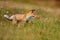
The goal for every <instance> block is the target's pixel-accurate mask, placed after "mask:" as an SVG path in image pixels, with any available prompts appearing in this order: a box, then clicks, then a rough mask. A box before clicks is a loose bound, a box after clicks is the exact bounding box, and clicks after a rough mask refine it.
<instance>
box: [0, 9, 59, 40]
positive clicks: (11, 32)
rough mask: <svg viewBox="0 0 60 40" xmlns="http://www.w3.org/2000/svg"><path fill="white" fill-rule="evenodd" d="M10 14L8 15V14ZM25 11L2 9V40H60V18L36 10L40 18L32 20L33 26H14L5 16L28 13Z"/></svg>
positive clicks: (0, 28)
mask: <svg viewBox="0 0 60 40" xmlns="http://www.w3.org/2000/svg"><path fill="white" fill-rule="evenodd" d="M7 11H8V12H9V13H6V12H7ZM27 11H28V10H25V9H5V8H0V40H60V16H59V15H55V14H54V15H52V14H50V13H47V12H44V11H41V10H40V9H39V10H36V15H38V16H39V18H35V19H31V21H32V22H33V24H32V25H30V24H27V23H25V24H24V23H20V24H18V26H16V25H15V26H12V24H11V22H10V21H8V20H6V19H5V18H4V17H3V15H4V14H8V15H12V14H15V13H26V12H27Z"/></svg>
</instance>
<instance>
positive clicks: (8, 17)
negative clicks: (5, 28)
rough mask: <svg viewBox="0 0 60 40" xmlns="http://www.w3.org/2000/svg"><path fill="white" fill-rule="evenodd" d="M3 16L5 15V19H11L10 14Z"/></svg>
mask: <svg viewBox="0 0 60 40" xmlns="http://www.w3.org/2000/svg"><path fill="white" fill-rule="evenodd" d="M4 17H5V18H6V19H7V20H9V21H12V19H10V16H8V15H4Z"/></svg>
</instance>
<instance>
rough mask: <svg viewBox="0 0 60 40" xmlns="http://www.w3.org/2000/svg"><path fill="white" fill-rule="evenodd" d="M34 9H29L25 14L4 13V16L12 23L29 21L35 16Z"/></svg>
mask: <svg viewBox="0 0 60 40" xmlns="http://www.w3.org/2000/svg"><path fill="white" fill-rule="evenodd" d="M34 11H35V10H30V11H29V12H28V13H26V14H14V15H11V16H8V15H4V17H5V18H6V19H8V20H10V21H12V23H13V24H16V23H18V22H19V21H25V22H27V23H28V22H29V21H30V19H31V18H33V17H36V16H35V13H34Z"/></svg>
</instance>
